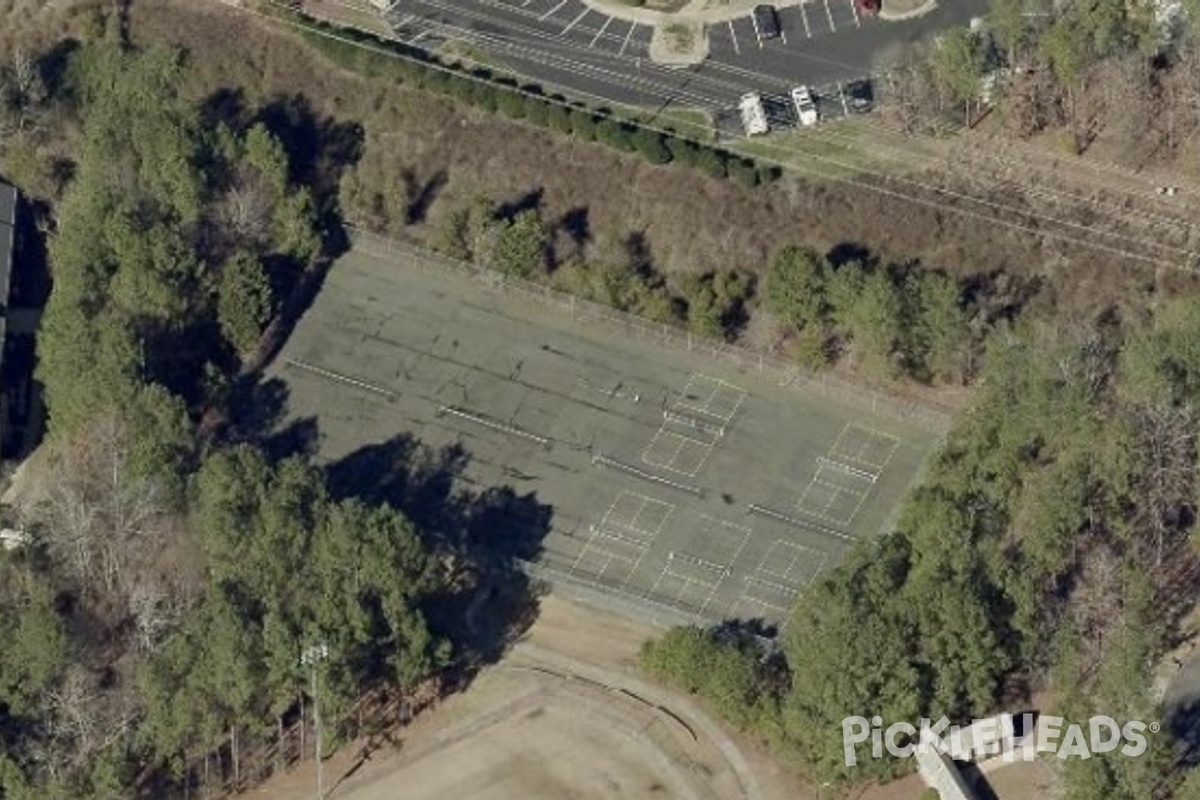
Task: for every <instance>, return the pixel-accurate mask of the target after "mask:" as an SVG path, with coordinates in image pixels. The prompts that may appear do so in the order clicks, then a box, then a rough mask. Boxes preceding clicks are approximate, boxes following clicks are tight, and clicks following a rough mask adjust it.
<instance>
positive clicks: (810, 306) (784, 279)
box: [766, 247, 830, 328]
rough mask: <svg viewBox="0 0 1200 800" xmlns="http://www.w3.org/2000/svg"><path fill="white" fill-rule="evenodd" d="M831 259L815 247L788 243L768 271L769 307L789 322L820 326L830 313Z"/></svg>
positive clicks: (791, 323)
mask: <svg viewBox="0 0 1200 800" xmlns="http://www.w3.org/2000/svg"><path fill="white" fill-rule="evenodd" d="M829 273H830V266H829V262H828V261H827V260H826V259H825V258H824V257H823V256H821V255H820V254H819V253H816V252H814V251H812V250H806V249H803V248H800V247H785V248H784V249H783V250H780V251H779V252H778V253H777V254H776V255H775V258H774V259H773V260H772V261H771V266H770V267H769V269H768V271H767V291H766V301H767V308H768V309H769V310H770V312H771V313H772V314H774V315H775V316H776V317H778V318H779V319H780V321H782V322H784V323H785V324H787V325H792V326H795V327H797V328H804V327H808V326H814V327H820V326H822V325H824V324H825V322H826V320H827V317H828V307H827V301H826V296H825V293H826V286H827V284H828V282H829Z"/></svg>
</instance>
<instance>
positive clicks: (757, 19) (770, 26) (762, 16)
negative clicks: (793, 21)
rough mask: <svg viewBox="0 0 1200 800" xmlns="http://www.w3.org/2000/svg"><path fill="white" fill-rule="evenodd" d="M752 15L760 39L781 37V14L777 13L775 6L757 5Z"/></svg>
mask: <svg viewBox="0 0 1200 800" xmlns="http://www.w3.org/2000/svg"><path fill="white" fill-rule="evenodd" d="M752 17H753V19H754V30H756V31H758V38H759V39H778V38H779V14H778V13H776V11H775V6H766V5H762V6H755V7H754V13H753V15H752Z"/></svg>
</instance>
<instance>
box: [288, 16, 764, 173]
mask: <svg viewBox="0 0 1200 800" xmlns="http://www.w3.org/2000/svg"><path fill="white" fill-rule="evenodd" d="M277 13H279V14H281V15H286V16H287V18H288V19H289V20H291V21H292V22H294V23H295V24H297V25H298V26H299V27H300V29H301V31H302V33H303V36H304V38H305V39H306V40H307V41H308V42H309V43H311V44H312V45H313V46H314V47H316V48H317V49H318V50H320V51H321V52H322V53H323V54H325V55H326V56H327V57H328V58H330V59H331V60H332V61H334V62H335V63H337V64H338V65H339V66H342V67H345V68H347V69H350V70H353V71H355V72H358V73H360V74H363V75H366V76H369V77H380V78H386V79H388V80H392V81H395V82H397V83H405V84H408V85H410V86H414V87H416V88H419V89H422V90H424V91H428V92H433V93H436V94H442V95H445V96H448V97H453V98H455V99H456V100H458V101H460V102H463V103H468V104H470V105H473V106H475V107H477V108H481V109H484V110H486V111H489V112H492V113H499V114H502V115H504V116H506V117H508V118H510V119H520V120H524V121H526V122H528V123H530V124H533V125H538V126H540V127H543V128H548V129H550V130H553V131H556V132H558V133H563V134H567V135H570V136H573V137H575V138H577V139H580V140H582V141H588V142H593V141H594V142H599V143H600V144H603V145H607V146H608V147H611V148H613V149H614V150H619V151H621V152H627V153H638V154H639V155H641V156H642V158H644V159H645V160H646V161H648V162H650V163H651V164H672V163H673V164H679V165H680V166H684V167H691V168H695V169H699V170H700V171H702V172H704V173H705V174H707V175H711V176H712V177H714V178H729V179H731V180H734V181H737V182H738V183H741V184H743V185H744V186H758V185H762V184H767V183H771V182H772V181H774V180H776V179H777V178H779V176H780V175H781V174H782V173H781V170H780V169H779V167H777V166H774V165H768V164H760V163H756V162H755V161H754V160H753V159H749V158H743V157H740V156H736V155H734V154H732V153H729V152H728V151H726V150H722V149H721V148H718V147H714V146H712V145H709V144H706V143H703V142H699V141H696V140H695V139H692V138H690V137H687V136H683V135H681V134H678V133H676V132H674V131H671V130H670V129H668V132H667V133H662V132H659V131H657V130H652V129H650V128H646V127H643V126H642V125H640V124H639V123H638V122H637V120H631V119H618V118H616V117H615V116H613V114H612V113H611V112H610V111H609V110H608V109H593V108H589V107H588V106H586V105H584V104H582V103H579V102H575V101H568V100H567V99H566V98H564V97H562V96H561V95H553V96H546V94H545V92H544V91H543V89H542V87H540V86H538V85H536V84H531V83H518V82H517V81H515V80H513V79H512V78H510V77H508V76H502V75H496V74H495V73H493V72H492V71H491V70H489V69H486V68H475V69H471V70H467V69H465V68H463V67H461V66H459V65H448V64H443V63H441V62H440V61H438V60H436V59H435V58H434V57H432V56H431V55H430V54H428V53H426V52H425V51H422V50H419V49H417V48H412V47H408V46H406V45H403V44H401V43H399V42H393V41H390V40H386V39H381V38H379V37H378V36H375V35H374V34H371V33H368V32H366V31H362V30H358V29H355V28H343V27H340V26H337V25H333V24H331V23H329V22H325V21H323V20H319V19H316V18H313V17H309V16H307V15H304V14H301V13H300V12H296V11H278V12H277ZM331 37H337V38H331ZM339 40H344V41H339ZM360 45H366V47H363V46H360ZM395 56H399V58H397V57H395Z"/></svg>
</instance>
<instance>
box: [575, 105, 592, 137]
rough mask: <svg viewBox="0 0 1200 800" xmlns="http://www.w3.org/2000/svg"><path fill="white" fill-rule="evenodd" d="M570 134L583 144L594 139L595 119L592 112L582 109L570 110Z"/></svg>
mask: <svg viewBox="0 0 1200 800" xmlns="http://www.w3.org/2000/svg"><path fill="white" fill-rule="evenodd" d="M571 133H572V134H574V135H575V137H576V138H578V139H582V140H583V141H585V142H590V141H593V140H594V139H595V138H596V118H595V117H594V116H592V112H590V111H587V110H586V109H582V108H572V109H571Z"/></svg>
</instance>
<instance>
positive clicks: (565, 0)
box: [538, 0, 570, 22]
mask: <svg viewBox="0 0 1200 800" xmlns="http://www.w3.org/2000/svg"><path fill="white" fill-rule="evenodd" d="M569 2H570V0H562V2H561V3H559V4H558V5H556V6H555V7H554V8H552V9H550V10H549V11H547V12H546V13H545V14H542V15H541V16H540V17H538V22H545V21H546V20H548V19H549V18H550V16H551V15H552V14H554V12H555V11H558V10H559V9H560V8H562V7H563V6H565V5H566V4H567V3H569Z"/></svg>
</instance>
